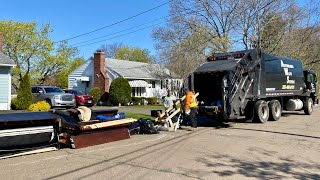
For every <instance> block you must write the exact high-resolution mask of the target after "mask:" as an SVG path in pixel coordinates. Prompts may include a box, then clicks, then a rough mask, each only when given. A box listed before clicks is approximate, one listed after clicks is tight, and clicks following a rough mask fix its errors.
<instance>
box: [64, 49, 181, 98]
mask: <svg viewBox="0 0 320 180" xmlns="http://www.w3.org/2000/svg"><path fill="white" fill-rule="evenodd" d="M118 77H123V78H125V79H127V80H128V81H129V84H130V86H131V88H132V97H157V98H161V97H162V96H165V95H166V93H167V90H168V89H171V90H173V91H174V92H176V93H177V92H178V90H179V89H180V86H181V85H182V80H181V79H177V78H176V76H175V75H174V73H172V72H170V71H169V70H168V69H167V68H163V67H161V66H160V65H158V64H148V63H142V62H134V61H126V60H118V59H110V58H106V57H105V53H104V52H96V53H94V57H93V58H90V59H88V60H87V61H86V62H85V63H84V64H82V65H81V66H79V67H78V68H77V69H76V70H74V71H73V72H72V73H70V74H69V77H68V88H69V89H77V90H80V91H83V92H85V93H88V92H89V91H90V89H91V88H93V87H99V88H100V89H101V90H102V91H103V92H109V88H110V84H111V82H112V80H114V79H116V78H118Z"/></svg>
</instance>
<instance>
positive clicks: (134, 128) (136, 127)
mask: <svg viewBox="0 0 320 180" xmlns="http://www.w3.org/2000/svg"><path fill="white" fill-rule="evenodd" d="M128 129H129V133H130V135H135V134H139V133H140V123H139V122H138V121H135V122H133V123H132V124H131V126H129V128H128Z"/></svg>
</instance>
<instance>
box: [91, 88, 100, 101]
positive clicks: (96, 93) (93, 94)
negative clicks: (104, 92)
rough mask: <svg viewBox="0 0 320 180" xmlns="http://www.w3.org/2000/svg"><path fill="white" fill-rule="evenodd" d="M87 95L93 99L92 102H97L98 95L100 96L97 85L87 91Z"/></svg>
mask: <svg viewBox="0 0 320 180" xmlns="http://www.w3.org/2000/svg"><path fill="white" fill-rule="evenodd" d="M88 94H89V95H91V96H92V97H93V99H94V102H96V103H98V101H99V99H100V97H101V91H100V88H99V87H94V88H92V89H91V90H90V91H89V93H88Z"/></svg>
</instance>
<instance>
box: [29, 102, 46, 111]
mask: <svg viewBox="0 0 320 180" xmlns="http://www.w3.org/2000/svg"><path fill="white" fill-rule="evenodd" d="M28 110H29V111H33V112H37V111H49V110H50V104H49V103H48V102H46V101H39V102H36V103H33V104H31V105H30V106H29V108H28Z"/></svg>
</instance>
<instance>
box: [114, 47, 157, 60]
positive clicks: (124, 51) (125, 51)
mask: <svg viewBox="0 0 320 180" xmlns="http://www.w3.org/2000/svg"><path fill="white" fill-rule="evenodd" d="M116 59H123V60H129V61H137V62H145V63H148V62H151V61H152V57H151V55H150V51H149V50H147V49H141V48H138V47H129V46H124V47H122V48H119V49H117V51H116Z"/></svg>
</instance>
